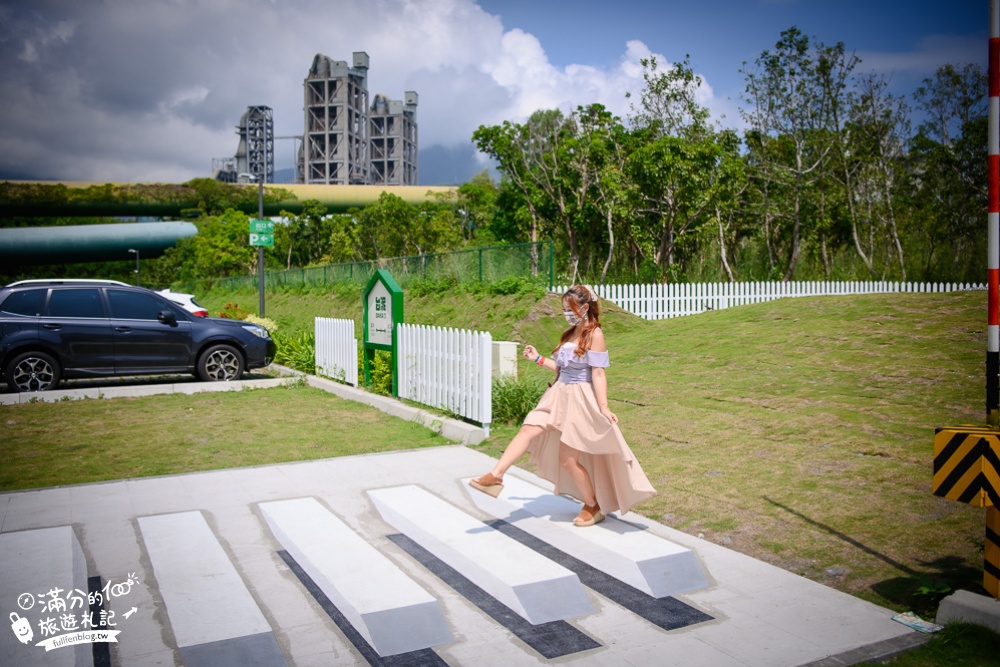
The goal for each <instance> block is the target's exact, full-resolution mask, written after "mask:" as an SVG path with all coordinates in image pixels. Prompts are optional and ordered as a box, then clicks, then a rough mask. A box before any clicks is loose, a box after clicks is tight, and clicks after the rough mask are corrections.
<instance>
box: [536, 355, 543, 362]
mask: <svg viewBox="0 0 1000 667" xmlns="http://www.w3.org/2000/svg"><path fill="white" fill-rule="evenodd" d="M541 358H542V355H541V353H539V354H538V356H537V357H535V363H536V364H537V363H538V360H539V359H541Z"/></svg>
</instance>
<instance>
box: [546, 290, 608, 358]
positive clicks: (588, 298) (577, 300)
mask: <svg viewBox="0 0 1000 667" xmlns="http://www.w3.org/2000/svg"><path fill="white" fill-rule="evenodd" d="M562 298H563V300H564V301H565V302H566V303H568V304H569V309H570V310H572V311H573V314H575V315H576V316H577V317H579V318H580V320H581V321H580V323H579V324H577V325H576V326H572V327H570V328H568V329H566V331H563V334H562V337H561V338H560V339H559V345H557V346H556V348H555V350H552V354H553V355H555V354H556V352H557V351H558V350H559V348H560V347H562V346H563V343H566V342H567V341H568V340H569V339H570V338H572V336H573V332H574V331H576V330H579V333H580V338H579V340H578V341H577V347H576V351H575V354H576V356H578V357H582V356H583V355H585V354H587V350H589V349H590V341H591V339H592V338H593V336H594V329H596V328H597V327H599V326H601V308H600V306H598V305H597V295H596V294H594V293H592V292H591V291H590V289H589V288H588V287H586V286H585V285H574V286H573V287H570V288H569V289H568V290H566V293H565V294H563V296H562ZM584 306H589V307H588V308H587V318H586V319H584V318H583V307H584Z"/></svg>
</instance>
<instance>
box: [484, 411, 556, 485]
mask: <svg viewBox="0 0 1000 667" xmlns="http://www.w3.org/2000/svg"><path fill="white" fill-rule="evenodd" d="M544 430H545V429H543V428H542V427H541V426H532V425H530V424H524V425H523V426H521V430H520V431H518V432H517V435H515V436H514V439H513V440H511V441H510V444H509V445H507V449H505V450H503V454H501V455H500V460H499V461H497V464H496V465H495V466H493V470H491V471H490V472H491V473H493V476H494V477H503V474H504V473H505V472H507V469H508V468H510V467H511V466H512V465H514V464H515V463H517V460H518V459H519V458H521V457H522V456H524V453H525V452H526V451H528V445H530V444H531V441H532V440H533V439H534V438H535V437H536V436H539V435H541V434H542V431H544Z"/></svg>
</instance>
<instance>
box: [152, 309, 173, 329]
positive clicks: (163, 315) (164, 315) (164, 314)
mask: <svg viewBox="0 0 1000 667" xmlns="http://www.w3.org/2000/svg"><path fill="white" fill-rule="evenodd" d="M156 319H158V320H159V321H160V322H162V323H163V324H168V325H170V326H172V327H173V326H177V316H176V315H174V314H173V313H171V312H170V311H169V310H161V311H160V314H159V315H157V316H156Z"/></svg>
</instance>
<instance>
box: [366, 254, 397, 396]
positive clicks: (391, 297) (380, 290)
mask: <svg viewBox="0 0 1000 667" xmlns="http://www.w3.org/2000/svg"><path fill="white" fill-rule="evenodd" d="M363 301H364V308H365V342H364V373H365V384H366V385H368V384H371V365H372V362H374V361H375V350H387V351H389V353H390V354H391V355H392V361H391V364H392V395H393V396H399V387H398V386H397V384H396V380H397V378H396V359H397V356H396V325H397V324H402V323H403V290H402V288H401V287H400V286H399V285H398V284H397V283H396V281H395V280H394V279H393V277H392V275H391V274H390V273H389V272H388V271H386V270H385V269H379V270H378V271H376V272H375V275H373V276H372V277H371V280H369V281H368V285H367V287H365V293H364V297H363Z"/></svg>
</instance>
